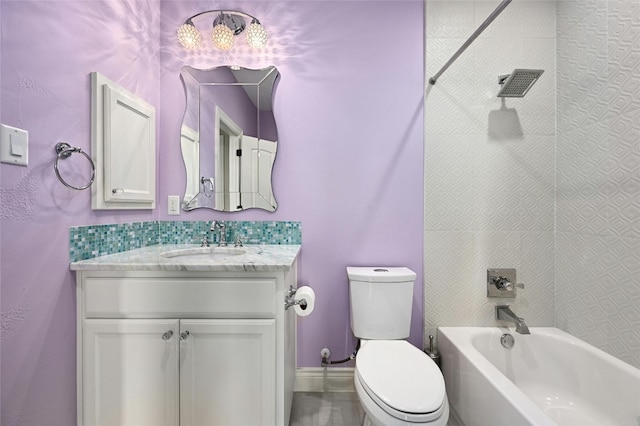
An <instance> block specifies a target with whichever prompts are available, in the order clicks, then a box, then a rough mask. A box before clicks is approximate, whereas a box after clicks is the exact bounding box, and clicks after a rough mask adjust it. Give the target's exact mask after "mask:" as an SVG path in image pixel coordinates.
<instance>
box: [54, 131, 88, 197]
mask: <svg viewBox="0 0 640 426" xmlns="http://www.w3.org/2000/svg"><path fill="white" fill-rule="evenodd" d="M74 152H77V153H79V154H82V155H84V157H85V158H86V159H87V160H89V164H90V165H91V179H89V183H87V184H86V185H85V186H73V185H70V184H69V183H67V182H66V181H65V180H64V179H63V178H62V176H61V175H60V170H58V161H60V159H63V160H66V159H67V158H69V157H71V155H72V154H73V153H74ZM56 153H57V154H58V156H57V158H56V162H55V163H54V164H53V169H54V170H55V172H56V176H57V177H58V180H60V182H62V184H63V185H64V186H66V187H67V188H71V189H76V190H78V191H82V190H83V189H87V188H89V187H90V186H91V184H93V181H94V180H95V178H96V166H95V164H94V163H93V160H92V159H91V157H89V155H88V154H87V153H86V152H84V151H83V150H82V149H80V148H78V147H76V148H74V147H72V146H71V145H69V144H68V143H66V142H58V143H57V144H56Z"/></svg>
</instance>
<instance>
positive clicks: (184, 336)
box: [180, 319, 276, 426]
mask: <svg viewBox="0 0 640 426" xmlns="http://www.w3.org/2000/svg"><path fill="white" fill-rule="evenodd" d="M180 332H181V342H180V400H181V401H180V402H181V404H180V425H181V426H187V425H225V426H233V425H239V426H246V425H252V426H257V425H265V426H271V425H274V424H275V422H276V420H275V408H276V407H275V386H276V383H275V369H276V368H275V365H276V362H275V352H276V322H275V319H237V320H222V319H221V320H182V321H181V322H180ZM187 332H188V333H187Z"/></svg>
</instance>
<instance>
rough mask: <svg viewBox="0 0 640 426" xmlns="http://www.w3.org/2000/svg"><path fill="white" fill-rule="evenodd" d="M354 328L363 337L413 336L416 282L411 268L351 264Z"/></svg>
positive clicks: (350, 291)
mask: <svg viewBox="0 0 640 426" xmlns="http://www.w3.org/2000/svg"><path fill="white" fill-rule="evenodd" d="M347 276H348V277H349V298H350V301H351V331H353V335H354V336H356V337H358V338H360V339H370V340H376V339H377V340H394V339H406V338H407V337H409V331H410V328H411V308H412V302H413V285H414V282H415V279H416V273H415V272H413V271H412V270H411V269H409V268H404V267H403V268H383V267H353V266H350V267H347Z"/></svg>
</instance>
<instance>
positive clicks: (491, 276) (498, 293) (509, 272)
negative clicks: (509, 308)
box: [487, 269, 524, 297]
mask: <svg viewBox="0 0 640 426" xmlns="http://www.w3.org/2000/svg"><path fill="white" fill-rule="evenodd" d="M516 288H522V289H524V284H522V283H519V282H517V281H516V270H515V269H487V297H516Z"/></svg>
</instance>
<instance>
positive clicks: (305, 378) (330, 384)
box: [293, 367, 355, 392]
mask: <svg viewBox="0 0 640 426" xmlns="http://www.w3.org/2000/svg"><path fill="white" fill-rule="evenodd" d="M353 371H354V370H353V368H322V367H307V368H298V369H297V370H296V382H295V385H294V387H293V390H294V392H355V387H354V385H353Z"/></svg>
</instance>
